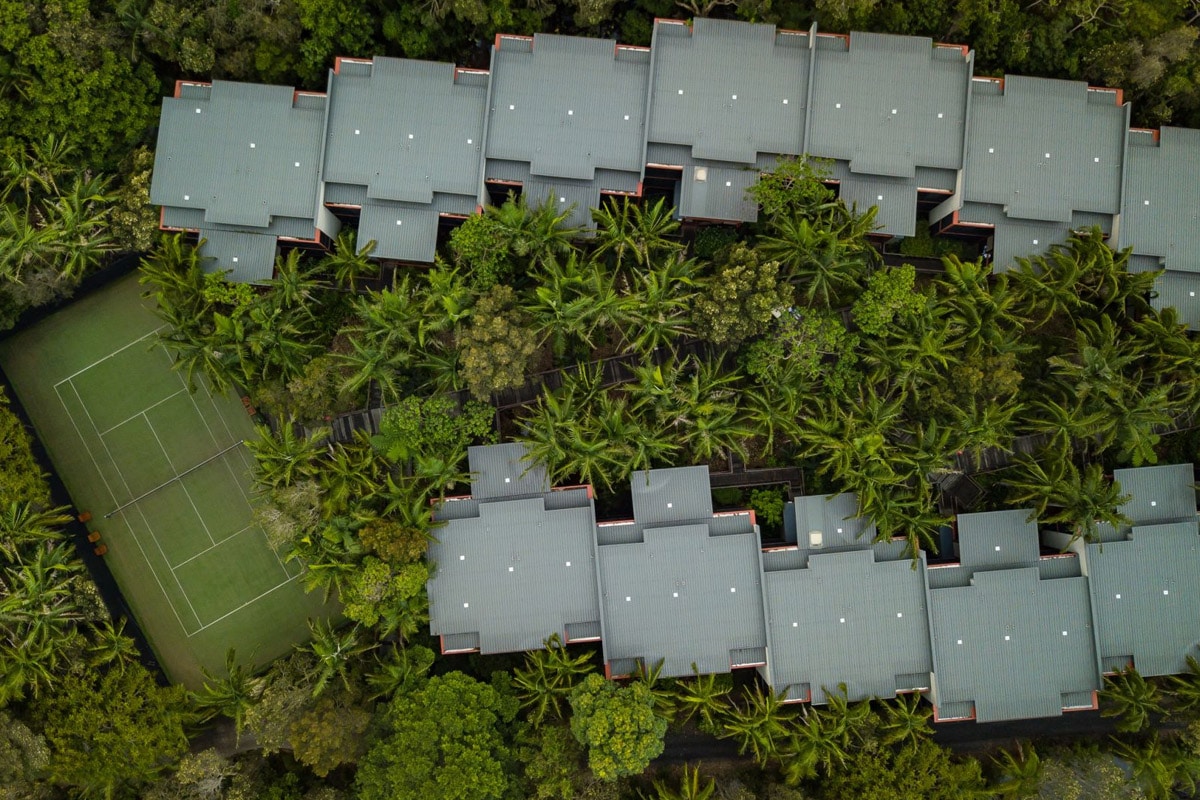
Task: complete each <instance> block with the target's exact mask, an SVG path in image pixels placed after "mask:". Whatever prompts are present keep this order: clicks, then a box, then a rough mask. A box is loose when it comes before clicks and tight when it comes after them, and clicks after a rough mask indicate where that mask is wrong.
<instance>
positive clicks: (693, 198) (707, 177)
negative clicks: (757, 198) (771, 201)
mask: <svg viewBox="0 0 1200 800" xmlns="http://www.w3.org/2000/svg"><path fill="white" fill-rule="evenodd" d="M759 176H760V173H759V172H758V170H756V169H743V168H740V167H732V168H730V167H717V166H712V165H707V164H695V165H694V166H691V167H688V168H685V169H684V171H683V178H682V180H681V182H680V188H681V192H680V202H679V214H680V216H682V217H684V218H686V219H713V220H725V221H729V222H753V221H755V220H757V219H758V204H757V203H755V202H754V201H753V200H751V199H749V198H748V197H747V195H746V190H747V189H749V188H750V187H751V186H753V185H755V184H756V183H758V179H759Z"/></svg>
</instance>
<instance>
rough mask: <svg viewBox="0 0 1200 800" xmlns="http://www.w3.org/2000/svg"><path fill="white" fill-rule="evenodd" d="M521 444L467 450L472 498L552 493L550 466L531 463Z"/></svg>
mask: <svg viewBox="0 0 1200 800" xmlns="http://www.w3.org/2000/svg"><path fill="white" fill-rule="evenodd" d="M528 454H529V449H528V448H527V447H526V446H525V445H524V444H522V443H521V442H508V443H505V444H493V445H486V446H480V447H469V448H467V461H468V463H469V464H470V469H471V496H472V497H475V498H479V499H491V498H500V497H520V496H523V495H530V494H542V493H544V492H548V491H550V478H549V477H547V475H546V467H545V466H544V465H542V464H541V463H538V462H533V461H530V460H528V458H527V456H528Z"/></svg>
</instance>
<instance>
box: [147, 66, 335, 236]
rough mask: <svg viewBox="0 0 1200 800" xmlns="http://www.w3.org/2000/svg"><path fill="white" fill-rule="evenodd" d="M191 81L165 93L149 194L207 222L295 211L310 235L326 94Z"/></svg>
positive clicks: (248, 224) (237, 222)
mask: <svg viewBox="0 0 1200 800" xmlns="http://www.w3.org/2000/svg"><path fill="white" fill-rule="evenodd" d="M192 89H193V91H191V92H189V93H188V96H186V97H168V98H165V99H164V100H163V107H162V115H161V117H160V119H159V132H158V147H157V151H156V154H155V162H154V175H153V177H152V179H151V184H150V201H151V202H152V203H155V204H157V205H163V206H178V207H181V208H192V209H200V210H203V211H204V219H205V221H206V223H208V225H209V226H212V225H215V224H222V225H227V226H235V227H238V228H240V229H264V228H266V227H267V226H268V225H269V224H270V222H271V220H272V218H275V217H295V218H298V219H301V220H306V221H307V222H308V225H307V227H308V229H309V231H310V233H309V236H310V237H311V231H312V229H313V228H314V227H315V214H316V204H317V175H318V174H319V167H320V157H321V144H322V143H321V131H322V128H323V126H324V121H325V102H324V98H323V97H321V96H319V95H318V96H314V95H298V94H297V93H296V92H295V91H294V90H293V89H292V88H291V87H288V86H262V85H256V84H249V83H235V82H231V81H213V84H212V87H211V89H207V90H206V87H202V86H196V87H192ZM298 97H304V98H305V102H297V98H298Z"/></svg>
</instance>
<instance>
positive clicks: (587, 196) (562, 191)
mask: <svg viewBox="0 0 1200 800" xmlns="http://www.w3.org/2000/svg"><path fill="white" fill-rule="evenodd" d="M521 193H522V194H523V195H524V196H525V202H526V203H528V204H529V205H530V206H533V207H538V206H541V205H543V204H544V203H547V202H550V203H553V204H554V207H555V208H557V209H558V210H559V211H560V212H562V211H567V210H570V212H571V213H570V214H569V215H568V216H567V219H566V220H565V221H564V224H565V225H567V226H568V227H572V228H585V227H591V225H592V209H593V208H599V207H600V186H599V185H598V184H596V183H595V182H592V183H585V182H581V181H568V180H551V181H546V180H542V179H540V178H530V179H529V180H527V181H525V184H524V186H523V187H522V188H521Z"/></svg>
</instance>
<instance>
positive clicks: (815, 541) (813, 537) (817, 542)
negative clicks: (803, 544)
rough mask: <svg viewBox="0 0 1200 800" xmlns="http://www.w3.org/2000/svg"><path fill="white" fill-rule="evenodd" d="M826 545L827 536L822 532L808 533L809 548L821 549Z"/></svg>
mask: <svg viewBox="0 0 1200 800" xmlns="http://www.w3.org/2000/svg"><path fill="white" fill-rule="evenodd" d="M824 543H825V534H823V533H821V531H809V532H808V546H809V547H820V546H821V545H823V544H824Z"/></svg>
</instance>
